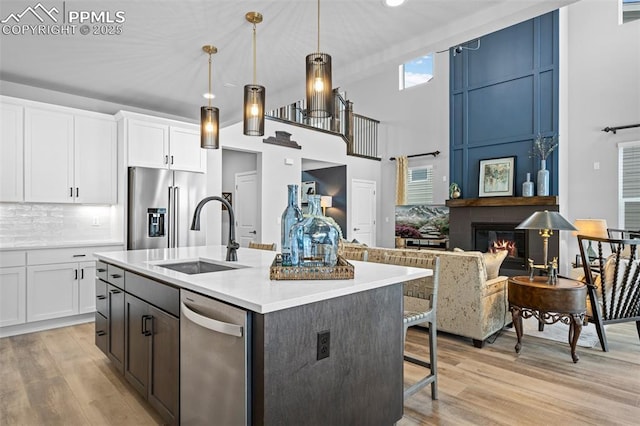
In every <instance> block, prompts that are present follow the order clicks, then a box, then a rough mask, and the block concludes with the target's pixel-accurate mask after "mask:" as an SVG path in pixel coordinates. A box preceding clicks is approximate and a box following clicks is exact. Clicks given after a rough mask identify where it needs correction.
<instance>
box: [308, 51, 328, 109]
mask: <svg viewBox="0 0 640 426" xmlns="http://www.w3.org/2000/svg"><path fill="white" fill-rule="evenodd" d="M332 111H333V86H332V82H331V56H330V55H328V54H326V53H311V54H310V55H307V115H308V116H309V117H314V118H325V117H331V112H332Z"/></svg>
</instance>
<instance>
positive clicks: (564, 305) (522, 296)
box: [509, 276, 587, 362]
mask: <svg viewBox="0 0 640 426" xmlns="http://www.w3.org/2000/svg"><path fill="white" fill-rule="evenodd" d="M586 304H587V286H586V285H585V284H584V283H581V282H579V281H573V280H569V279H566V278H558V280H557V283H556V284H548V283H547V277H534V278H533V281H531V280H529V277H528V276H526V277H511V278H510V279H509V306H510V308H509V309H510V310H511V315H512V317H513V325H514V327H515V328H516V336H517V337H518V343H516V348H515V349H516V353H520V349H521V348H522V318H531V317H535V318H537V319H538V321H539V322H540V323H542V324H555V323H556V322H558V321H561V322H562V323H563V324H567V325H569V345H570V346H571V358H572V359H573V362H578V360H579V359H580V358H579V357H578V354H576V344H577V343H578V338H579V337H580V332H581V331H582V322H583V321H584V316H585V313H586V310H587V306H586Z"/></svg>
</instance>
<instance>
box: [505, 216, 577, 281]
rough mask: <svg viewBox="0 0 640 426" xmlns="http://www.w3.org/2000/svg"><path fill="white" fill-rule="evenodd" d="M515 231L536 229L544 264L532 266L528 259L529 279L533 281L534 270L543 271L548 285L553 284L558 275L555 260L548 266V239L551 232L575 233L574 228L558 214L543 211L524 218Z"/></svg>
mask: <svg viewBox="0 0 640 426" xmlns="http://www.w3.org/2000/svg"><path fill="white" fill-rule="evenodd" d="M515 229H537V230H538V233H539V234H540V236H541V237H542V253H543V257H544V263H543V264H542V265H534V264H533V261H532V260H531V259H529V267H530V268H531V275H530V279H533V272H534V270H535V269H544V270H546V271H548V277H549V279H548V281H547V282H548V283H550V284H555V282H556V276H557V274H558V266H557V259H554V261H553V262H552V263H551V264H549V263H548V261H547V254H548V252H549V237H550V236H552V235H553V230H554V229H555V230H558V231H576V228H575V227H574V226H573V225H572V224H571V223H570V222H569V221H567V219H565V218H564V217H562V215H561V214H560V213H558V212H550V211H548V210H545V211H543V212H535V213H533V214H532V215H531V216H529V217H528V218H526V219H525V220H524V221H523V222H522V223H521V224H520V225H518V226H516V228H515Z"/></svg>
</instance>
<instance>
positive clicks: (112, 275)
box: [107, 265, 124, 290]
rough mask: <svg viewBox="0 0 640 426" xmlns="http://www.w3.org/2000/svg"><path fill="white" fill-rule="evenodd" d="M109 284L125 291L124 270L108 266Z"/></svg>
mask: <svg viewBox="0 0 640 426" xmlns="http://www.w3.org/2000/svg"><path fill="white" fill-rule="evenodd" d="M107 282H108V283H109V284H113V285H114V286H116V287H118V288H119V289H121V290H124V269H122V268H118V267H117V266H113V265H107Z"/></svg>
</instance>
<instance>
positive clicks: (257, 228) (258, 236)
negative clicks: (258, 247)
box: [233, 170, 262, 243]
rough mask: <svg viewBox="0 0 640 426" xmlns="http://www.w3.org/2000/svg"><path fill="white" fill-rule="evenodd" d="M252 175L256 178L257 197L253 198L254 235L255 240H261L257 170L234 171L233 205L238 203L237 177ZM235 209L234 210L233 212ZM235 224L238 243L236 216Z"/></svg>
mask: <svg viewBox="0 0 640 426" xmlns="http://www.w3.org/2000/svg"><path fill="white" fill-rule="evenodd" d="M250 175H253V176H255V178H256V180H255V182H256V194H257V197H256V199H255V200H254V201H255V203H256V210H255V212H256V222H255V231H256V234H255V235H256V236H255V241H256V242H261V241H262V222H261V217H260V209H259V208H258V205H259V203H260V202H261V199H260V190H259V184H260V182H259V181H258V171H257V170H251V171H248V172H238V173H235V175H234V176H235V177H234V183H233V200H234V205H235V206H237V205H238V200H239V198H238V178H239V177H243V176H250ZM235 206H234V208H235ZM235 212H236V211H235V210H234V213H235ZM234 226H235V231H236V241H238V243H239V242H240V235H239V233H238V220H237V218H236V221H235V223H234Z"/></svg>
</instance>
